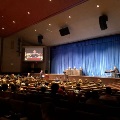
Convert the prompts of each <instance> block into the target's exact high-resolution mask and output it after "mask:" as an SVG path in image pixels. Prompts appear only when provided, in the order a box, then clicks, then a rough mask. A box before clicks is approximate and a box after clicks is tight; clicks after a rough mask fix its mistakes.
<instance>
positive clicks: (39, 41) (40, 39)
mask: <svg viewBox="0 0 120 120" xmlns="http://www.w3.org/2000/svg"><path fill="white" fill-rule="evenodd" d="M42 39H43V36H42V35H39V36H38V43H39V44H42Z"/></svg>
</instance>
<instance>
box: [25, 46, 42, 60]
mask: <svg viewBox="0 0 120 120" xmlns="http://www.w3.org/2000/svg"><path fill="white" fill-rule="evenodd" d="M24 60H25V61H43V48H42V47H38V48H37V47H34V48H33V47H28V48H27V47H26V48H25V57H24Z"/></svg>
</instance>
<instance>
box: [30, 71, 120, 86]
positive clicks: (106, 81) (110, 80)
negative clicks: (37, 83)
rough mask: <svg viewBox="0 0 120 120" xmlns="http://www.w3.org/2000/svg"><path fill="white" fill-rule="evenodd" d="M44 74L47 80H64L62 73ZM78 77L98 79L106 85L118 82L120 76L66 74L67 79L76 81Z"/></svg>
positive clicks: (95, 80) (37, 74)
mask: <svg viewBox="0 0 120 120" xmlns="http://www.w3.org/2000/svg"><path fill="white" fill-rule="evenodd" d="M32 75H33V76H39V75H40V74H39V73H32ZM46 75H47V79H49V80H57V79H59V80H64V79H65V75H64V74H46ZM46 75H45V76H46ZM79 79H81V80H82V81H85V80H86V79H87V80H88V81H90V82H91V81H94V82H97V80H98V79H100V80H102V82H103V83H104V84H106V85H108V84H112V83H118V82H120V78H112V77H98V76H76V75H68V80H69V81H73V80H76V81H78V80H79Z"/></svg>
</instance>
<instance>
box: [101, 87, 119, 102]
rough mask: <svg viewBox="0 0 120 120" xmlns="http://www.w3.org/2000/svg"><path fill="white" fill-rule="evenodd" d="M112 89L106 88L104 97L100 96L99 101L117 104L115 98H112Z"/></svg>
mask: <svg viewBox="0 0 120 120" xmlns="http://www.w3.org/2000/svg"><path fill="white" fill-rule="evenodd" d="M111 94H112V89H111V87H106V90H105V95H101V96H100V97H99V99H100V100H102V101H103V100H105V101H114V102H117V97H115V96H112V95H111Z"/></svg>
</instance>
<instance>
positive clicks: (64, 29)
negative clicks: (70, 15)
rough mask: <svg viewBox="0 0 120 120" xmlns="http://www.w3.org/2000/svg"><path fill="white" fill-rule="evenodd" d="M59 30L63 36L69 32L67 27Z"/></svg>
mask: <svg viewBox="0 0 120 120" xmlns="http://www.w3.org/2000/svg"><path fill="white" fill-rule="evenodd" d="M59 32H60V35H61V36H65V35H68V34H70V31H69V29H68V27H66V28H62V29H60V30H59Z"/></svg>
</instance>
